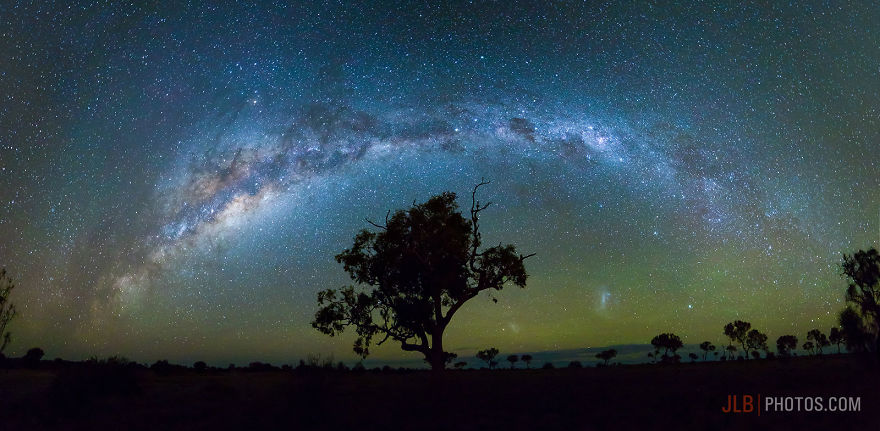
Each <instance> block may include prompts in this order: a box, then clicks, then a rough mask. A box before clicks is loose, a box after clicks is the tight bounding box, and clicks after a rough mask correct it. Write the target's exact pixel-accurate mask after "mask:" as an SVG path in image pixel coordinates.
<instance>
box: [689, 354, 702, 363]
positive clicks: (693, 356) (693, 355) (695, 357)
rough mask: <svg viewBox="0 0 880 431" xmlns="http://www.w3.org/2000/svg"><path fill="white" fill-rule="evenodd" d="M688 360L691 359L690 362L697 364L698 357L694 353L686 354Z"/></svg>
mask: <svg viewBox="0 0 880 431" xmlns="http://www.w3.org/2000/svg"><path fill="white" fill-rule="evenodd" d="M688 358H691V362H697V359H698V358H699V356H697V354H696V353H694V352H691V353H688Z"/></svg>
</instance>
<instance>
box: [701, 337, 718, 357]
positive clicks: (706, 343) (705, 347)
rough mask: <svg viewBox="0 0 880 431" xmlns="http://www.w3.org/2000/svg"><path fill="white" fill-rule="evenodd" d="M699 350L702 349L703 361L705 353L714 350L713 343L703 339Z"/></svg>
mask: <svg viewBox="0 0 880 431" xmlns="http://www.w3.org/2000/svg"><path fill="white" fill-rule="evenodd" d="M700 350H702V351H703V361H705V360H706V355H708V354H709V352H714V351H715V345H714V344H712V342H711V341H703V342H702V343H700ZM716 354H717V352H716Z"/></svg>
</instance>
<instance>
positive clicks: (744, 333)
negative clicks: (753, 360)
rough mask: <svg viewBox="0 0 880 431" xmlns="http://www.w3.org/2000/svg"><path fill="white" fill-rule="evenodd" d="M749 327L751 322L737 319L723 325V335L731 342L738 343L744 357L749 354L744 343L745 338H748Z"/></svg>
mask: <svg viewBox="0 0 880 431" xmlns="http://www.w3.org/2000/svg"><path fill="white" fill-rule="evenodd" d="M751 328H752V324H751V323H749V322H745V321H742V320H737V321H734V322H731V323H728V324H727V325H724V335H726V336H727V338H730V341H731V343H733V342H737V343H739V345H740V346H741V347H742V349H743V352H745V354H746V358H748V356H749V348H748V346H747V345H746V339H747V338H748V335H749V329H751Z"/></svg>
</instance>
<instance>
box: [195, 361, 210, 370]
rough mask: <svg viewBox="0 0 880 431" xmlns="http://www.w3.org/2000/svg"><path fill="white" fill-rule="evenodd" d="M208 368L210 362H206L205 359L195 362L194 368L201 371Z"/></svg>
mask: <svg viewBox="0 0 880 431" xmlns="http://www.w3.org/2000/svg"><path fill="white" fill-rule="evenodd" d="M207 368H208V364H206V363H205V362H204V361H196V363H194V364H193V369H194V370H196V371H199V372H201V371H205V369H207Z"/></svg>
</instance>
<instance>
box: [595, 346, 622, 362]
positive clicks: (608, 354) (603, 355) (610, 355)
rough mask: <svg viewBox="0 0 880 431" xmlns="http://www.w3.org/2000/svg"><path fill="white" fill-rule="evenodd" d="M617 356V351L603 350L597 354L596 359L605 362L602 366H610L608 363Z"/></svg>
mask: <svg viewBox="0 0 880 431" xmlns="http://www.w3.org/2000/svg"><path fill="white" fill-rule="evenodd" d="M615 356H617V350H615V349H608V350H603V351H601V352H599V353H596V358H598V359H601V360H603V361H604V362H603V363H602V365H608V361H610V360H612V359H614V357H615Z"/></svg>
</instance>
